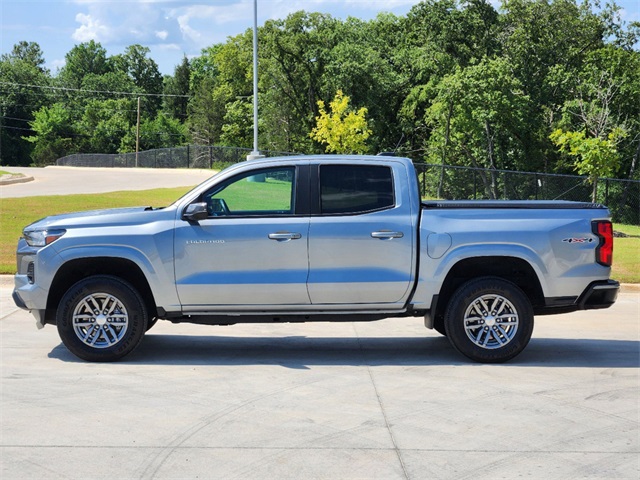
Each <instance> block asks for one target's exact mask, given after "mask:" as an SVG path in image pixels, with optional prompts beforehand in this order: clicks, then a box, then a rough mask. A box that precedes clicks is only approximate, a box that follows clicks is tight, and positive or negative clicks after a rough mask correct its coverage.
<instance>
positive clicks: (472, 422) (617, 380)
mask: <svg viewBox="0 0 640 480" xmlns="http://www.w3.org/2000/svg"><path fill="white" fill-rule="evenodd" d="M10 292H11V288H10V287H8V286H7V285H6V283H5V284H4V285H3V286H2V288H0V295H1V296H0V305H1V312H0V361H1V373H2V375H1V379H0V381H1V384H0V396H1V398H0V400H1V404H0V412H1V413H0V415H1V417H0V420H1V426H2V427H1V438H0V442H1V445H0V453H1V459H0V460H1V464H2V470H1V471H0V478H2V479H3V480H8V479H115V478H117V479H195V478H206V479H261V480H262V479H385V480H390V479H432V478H443V479H498V478H507V479H513V478H520V477H525V478H533V479H545V480H550V479H568V478H571V479H577V478H600V479H603V478H618V479H619V478H623V479H637V478H639V476H640V429H639V423H640V418H639V417H640V403H639V402H640V385H639V382H640V375H639V361H640V332H639V318H640V299H639V297H640V295H639V294H638V293H637V292H636V293H623V294H621V295H620V297H619V299H618V302H617V303H616V304H615V305H614V306H613V307H612V308H611V309H609V310H601V311H588V312H576V313H572V314H566V315H561V316H551V317H538V318H537V319H536V321H537V323H536V327H535V330H534V336H533V339H532V341H531V343H530V345H529V347H528V348H527V349H526V350H525V352H524V353H523V354H522V355H521V356H519V357H518V358H516V359H515V360H513V361H511V362H510V363H507V364H503V365H479V364H472V363H469V362H467V361H466V360H465V359H464V358H462V357H460V356H459V355H458V354H456V353H455V351H454V350H453V348H452V347H451V346H450V345H449V343H448V341H447V340H446V338H444V337H441V336H439V335H438V334H436V333H434V332H432V331H428V330H426V329H425V328H424V326H423V325H422V322H421V319H388V320H383V321H378V322H372V323H351V322H345V323H311V324H294V325H293V324H292V325H290V324H276V325H235V326H229V327H207V326H196V325H187V324H183V325H172V324H170V323H169V322H164V321H162V322H159V323H158V325H156V326H155V327H154V328H153V330H151V331H150V332H149V333H148V334H147V336H146V337H145V339H144V340H143V343H142V345H141V346H140V348H139V349H138V350H136V351H135V352H134V353H133V354H132V355H130V356H128V357H127V358H126V359H125V361H122V362H118V363H112V364H91V363H84V362H81V361H79V360H77V359H76V358H75V357H73V356H72V355H71V354H70V353H69V352H68V351H67V350H66V349H65V347H64V346H63V345H62V344H61V343H60V340H59V339H58V336H57V332H56V329H55V327H52V326H47V327H45V328H44V329H43V330H41V331H37V330H36V328H35V322H34V320H33V318H32V317H31V315H29V314H28V313H26V312H23V311H21V310H18V309H16V308H15V307H14V306H13V303H12V302H11V300H10Z"/></svg>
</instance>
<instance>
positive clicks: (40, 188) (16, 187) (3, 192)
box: [0, 167, 213, 198]
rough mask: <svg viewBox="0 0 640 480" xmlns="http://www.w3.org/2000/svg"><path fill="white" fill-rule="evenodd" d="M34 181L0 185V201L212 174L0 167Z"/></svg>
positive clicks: (168, 183)
mask: <svg viewBox="0 0 640 480" xmlns="http://www.w3.org/2000/svg"><path fill="white" fill-rule="evenodd" d="M2 169H3V170H5V171H7V172H11V173H23V174H24V175H27V176H30V177H33V178H34V181H32V182H27V183H16V184H13V185H2V186H0V198H11V197H32V196H39V195H68V194H72V193H103V192H117V191H123V190H148V189H151V188H163V187H182V186H192V185H197V184H199V183H200V182H202V181H204V180H206V179H207V178H209V177H211V175H213V172H212V171H210V170H198V169H163V168H160V169H155V168H84V167H83V168H74V167H46V168H19V167H2Z"/></svg>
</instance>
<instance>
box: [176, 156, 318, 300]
mask: <svg viewBox="0 0 640 480" xmlns="http://www.w3.org/2000/svg"><path fill="white" fill-rule="evenodd" d="M295 185H296V167H293V166H287V167H278V168H269V169H263V170H259V171H252V172H245V173H242V174H239V175H237V176H236V177H232V178H231V179H229V180H226V181H224V182H223V183H222V184H218V185H216V186H214V187H212V189H210V191H208V192H207V193H205V194H204V195H203V197H202V198H201V199H199V201H201V202H206V203H207V210H208V213H209V216H208V218H207V219H206V220H201V221H199V222H197V223H196V222H187V221H183V220H178V226H177V228H176V238H175V272H176V284H177V289H178V295H179V297H180V302H181V303H182V305H183V310H184V311H215V310H235V309H239V310H242V309H245V310H246V309H254V310H255V309H256V308H264V309H276V310H277V309H282V308H283V307H284V306H286V305H308V304H309V303H310V300H309V295H308V293H307V285H306V282H307V275H308V255H307V236H308V230H309V217H307V216H302V217H301V216H296V215H295V212H296V210H295V209H296V205H295V199H296V192H295Z"/></svg>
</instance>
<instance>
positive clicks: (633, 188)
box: [415, 163, 640, 225]
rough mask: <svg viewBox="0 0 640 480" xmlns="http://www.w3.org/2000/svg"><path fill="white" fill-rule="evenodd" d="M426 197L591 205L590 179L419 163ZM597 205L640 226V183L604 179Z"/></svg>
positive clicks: (628, 222)
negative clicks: (563, 201)
mask: <svg viewBox="0 0 640 480" xmlns="http://www.w3.org/2000/svg"><path fill="white" fill-rule="evenodd" d="M415 168H416V171H417V173H418V178H419V180H420V189H421V193H422V196H423V198H432V199H447V200H463V199H473V200H480V199H502V200H573V201H580V202H591V201H592V193H593V186H592V184H591V183H589V181H588V179H587V177H580V176H575V175H554V174H547V173H528V172H514V171H510V170H491V169H482V168H469V167H453V166H442V165H430V164H420V163H416V164H415ZM596 202H597V203H602V204H604V205H607V206H608V207H609V209H610V211H611V214H612V216H613V220H614V221H615V222H618V223H626V224H632V225H640V181H638V180H616V179H609V178H603V179H600V181H599V182H598V185H597V189H596Z"/></svg>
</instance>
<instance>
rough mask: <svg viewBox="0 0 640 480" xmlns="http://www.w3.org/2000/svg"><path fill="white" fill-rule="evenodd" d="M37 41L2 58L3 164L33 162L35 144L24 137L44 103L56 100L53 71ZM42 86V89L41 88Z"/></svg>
mask: <svg viewBox="0 0 640 480" xmlns="http://www.w3.org/2000/svg"><path fill="white" fill-rule="evenodd" d="M43 65H44V58H43V56H42V51H41V50H40V46H39V45H38V44H37V43H33V42H30V43H27V42H20V43H18V44H16V45H14V47H13V50H12V51H11V53H8V54H4V55H2V57H0V163H2V164H3V165H29V163H30V162H31V150H32V148H33V145H32V143H29V142H27V141H26V140H25V139H24V137H29V136H30V135H32V134H33V133H34V132H31V130H30V126H29V122H30V121H32V120H33V119H34V114H35V112H36V111H38V110H39V109H40V108H42V107H43V106H47V105H50V104H51V103H52V98H51V90H49V89H47V88H43V87H47V86H49V85H50V84H51V77H50V75H49V71H48V70H47V69H45V68H43ZM38 87H40V88H38Z"/></svg>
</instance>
